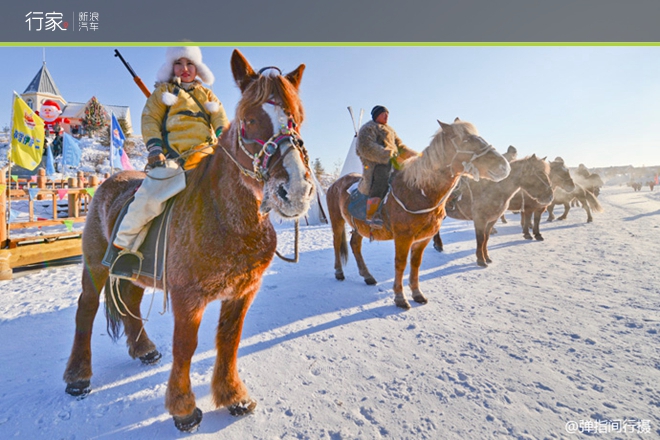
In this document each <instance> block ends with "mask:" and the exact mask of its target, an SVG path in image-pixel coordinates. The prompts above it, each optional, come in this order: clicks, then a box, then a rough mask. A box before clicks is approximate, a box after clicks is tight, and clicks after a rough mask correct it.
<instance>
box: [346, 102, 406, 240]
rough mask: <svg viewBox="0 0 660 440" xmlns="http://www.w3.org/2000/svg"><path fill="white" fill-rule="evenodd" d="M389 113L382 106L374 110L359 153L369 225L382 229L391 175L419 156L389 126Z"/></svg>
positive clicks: (361, 133)
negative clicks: (401, 165) (384, 202)
mask: <svg viewBox="0 0 660 440" xmlns="http://www.w3.org/2000/svg"><path fill="white" fill-rule="evenodd" d="M388 118H389V111H388V110H387V109H386V108H385V107H383V106H382V105H377V106H375V107H374V108H373V109H372V110H371V121H368V122H367V123H365V124H364V125H363V126H362V127H361V128H360V131H359V132H358V140H357V145H356V148H355V152H356V153H357V155H358V157H359V158H360V160H361V161H362V181H361V182H360V183H359V185H358V191H359V192H360V193H362V194H363V195H366V196H368V197H369V198H368V199H367V213H366V214H367V215H366V220H367V223H368V224H370V225H372V226H375V227H379V226H382V224H383V220H382V219H381V217H380V209H379V208H380V203H381V201H382V199H383V197H385V194H387V188H388V185H389V175H390V171H391V170H392V167H393V166H394V167H395V168H398V167H399V166H400V164H401V163H402V162H403V161H404V160H406V159H408V158H410V157H413V156H417V152H415V151H413V150H411V149H410V148H408V147H406V146H405V145H404V144H403V142H402V141H401V139H399V136H397V134H396V132H395V131H394V129H393V128H392V127H390V126H389V125H387V121H388Z"/></svg>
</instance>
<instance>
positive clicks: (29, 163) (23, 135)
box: [11, 95, 44, 171]
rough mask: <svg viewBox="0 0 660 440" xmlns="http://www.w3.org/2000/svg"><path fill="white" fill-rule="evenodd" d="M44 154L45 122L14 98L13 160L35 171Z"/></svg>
mask: <svg viewBox="0 0 660 440" xmlns="http://www.w3.org/2000/svg"><path fill="white" fill-rule="evenodd" d="M43 154H44V120H43V119H41V118H40V117H39V116H37V114H36V113H35V112H34V111H32V109H31V108H30V107H29V106H28V105H27V104H26V103H25V101H23V100H22V99H21V98H20V96H18V95H15V96H14V117H13V120H12V136H11V160H12V162H14V163H15V164H16V165H18V166H20V167H23V168H25V169H27V170H30V171H32V170H34V169H35V168H36V167H37V166H38V165H39V164H40V163H41V158H42V157H43Z"/></svg>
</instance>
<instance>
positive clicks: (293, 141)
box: [222, 67, 304, 263]
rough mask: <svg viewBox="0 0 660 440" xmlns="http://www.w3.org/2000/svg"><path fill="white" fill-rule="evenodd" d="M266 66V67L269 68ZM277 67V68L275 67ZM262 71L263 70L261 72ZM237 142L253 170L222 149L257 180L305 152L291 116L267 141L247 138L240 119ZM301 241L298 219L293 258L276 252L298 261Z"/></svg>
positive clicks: (241, 170)
mask: <svg viewBox="0 0 660 440" xmlns="http://www.w3.org/2000/svg"><path fill="white" fill-rule="evenodd" d="M268 68H273V67H268ZM268 68H264V69H268ZM275 69H277V68H275ZM278 70H279V69H278ZM260 73H261V72H260ZM267 103H268V104H271V105H274V106H277V105H278V104H276V103H274V102H273V101H267ZM285 141H288V143H289V145H290V147H289V148H287V149H286V150H285V151H284V152H281V151H280V157H279V158H278V159H277V160H276V161H275V162H273V163H271V162H270V159H271V157H272V156H273V155H274V154H275V153H276V152H277V150H279V149H280V146H281V144H283V143H284V142H285ZM237 142H238V146H239V147H240V149H241V151H243V153H245V155H246V156H247V157H249V158H250V159H251V161H252V170H248V169H247V168H245V167H244V166H243V165H241V164H240V163H239V162H238V159H236V158H235V157H234V156H232V154H231V153H230V152H229V151H227V150H226V149H225V148H222V150H223V151H224V152H225V153H227V156H229V158H230V159H231V161H232V162H234V164H235V165H236V166H237V167H238V169H239V171H240V172H241V173H242V174H243V175H245V176H247V177H250V178H252V179H254V180H256V181H257V182H266V181H268V179H269V178H270V175H269V172H268V171H269V169H271V168H272V167H274V166H275V165H277V164H279V163H280V162H282V161H283V160H284V158H285V157H286V156H287V155H288V154H289V153H291V152H292V151H294V150H295V151H298V152H300V153H301V154H302V155H303V157H304V154H303V152H302V150H301V146H302V145H303V141H302V138H301V137H300V135H299V134H298V132H296V130H295V123H294V122H293V120H292V119H291V118H288V121H287V124H286V125H282V126H280V131H279V132H277V133H275V134H273V135H272V136H271V137H270V139H268V140H267V141H263V140H261V139H247V138H246V137H245V127H244V126H243V122H242V121H239V131H238V133H237ZM245 144H259V145H261V149H260V150H259V151H258V152H257V153H254V154H252V153H250V151H249V150H248V149H247V148H246V147H245ZM299 242H300V221H299V220H298V219H296V220H295V239H294V257H293V258H288V257H285V256H283V255H282V254H280V253H279V252H278V251H277V249H275V254H276V255H277V256H278V257H279V258H281V259H282V260H284V261H286V262H287V263H297V262H298V260H299V246H298V244H299Z"/></svg>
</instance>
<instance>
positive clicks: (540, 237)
mask: <svg viewBox="0 0 660 440" xmlns="http://www.w3.org/2000/svg"><path fill="white" fill-rule="evenodd" d="M534 238H536V241H543V240H544V238H543V236H542V235H541V234H537V235H535V236H534Z"/></svg>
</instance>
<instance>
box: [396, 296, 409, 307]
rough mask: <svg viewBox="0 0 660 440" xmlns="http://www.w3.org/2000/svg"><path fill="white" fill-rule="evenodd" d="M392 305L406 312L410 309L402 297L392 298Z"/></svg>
mask: <svg viewBox="0 0 660 440" xmlns="http://www.w3.org/2000/svg"><path fill="white" fill-rule="evenodd" d="M394 304H396V306H397V307H400V308H402V309H404V310H408V309H409V308H410V303H409V302H408V300H406V299H405V298H404V297H403V296H397V297H394Z"/></svg>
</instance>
